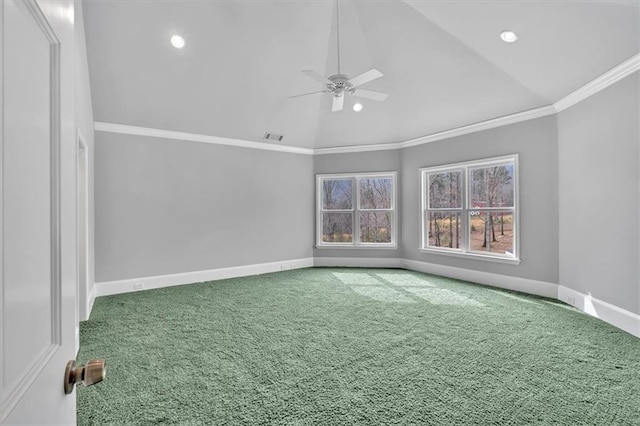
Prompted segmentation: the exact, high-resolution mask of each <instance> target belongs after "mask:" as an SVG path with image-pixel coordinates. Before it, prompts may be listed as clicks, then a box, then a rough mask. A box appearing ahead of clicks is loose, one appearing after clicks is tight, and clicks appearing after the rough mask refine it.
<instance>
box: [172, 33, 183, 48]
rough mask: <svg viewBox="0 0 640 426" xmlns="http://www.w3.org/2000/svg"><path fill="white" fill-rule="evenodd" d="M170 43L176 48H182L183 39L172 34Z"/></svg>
mask: <svg viewBox="0 0 640 426" xmlns="http://www.w3.org/2000/svg"><path fill="white" fill-rule="evenodd" d="M171 44H172V45H173V47H175V48H176V49H182V48H183V47H184V39H183V38H182V37H180V36H179V35H177V34H176V35H173V36H171Z"/></svg>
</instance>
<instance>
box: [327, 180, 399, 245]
mask: <svg viewBox="0 0 640 426" xmlns="http://www.w3.org/2000/svg"><path fill="white" fill-rule="evenodd" d="M396 177H397V173H396V172H382V173H352V174H340V175H317V188H316V191H317V203H318V206H319V208H318V209H317V210H318V217H317V224H316V227H317V237H316V245H317V247H360V248H366V247H381V248H385V247H386V248H393V247H396V246H397V237H396V232H397V231H396V228H397V226H396V212H395V210H396ZM369 178H390V179H391V198H390V200H389V204H390V207H389V208H376V209H374V208H366V209H365V208H361V207H360V206H361V188H360V181H361V180H362V179H369ZM349 179H350V180H351V182H352V187H351V188H352V189H351V197H352V199H351V205H352V208H351V209H327V208H325V207H324V203H323V183H324V182H325V181H327V180H349ZM341 212H342V213H352V224H353V225H352V241H351V242H325V241H323V239H322V236H323V217H324V214H325V213H341ZM377 212H388V213H390V216H391V218H390V227H391V241H390V242H363V241H361V235H360V232H361V228H360V225H361V223H360V222H361V221H360V213H377Z"/></svg>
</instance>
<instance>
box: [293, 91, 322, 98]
mask: <svg viewBox="0 0 640 426" xmlns="http://www.w3.org/2000/svg"><path fill="white" fill-rule="evenodd" d="M318 93H327V92H326V91H324V90H318V91H317V92H310V93H303V94H302V95H294V96H289V99H293V98H299V97H300V96H308V95H316V94H318Z"/></svg>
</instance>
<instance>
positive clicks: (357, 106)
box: [353, 102, 364, 112]
mask: <svg viewBox="0 0 640 426" xmlns="http://www.w3.org/2000/svg"><path fill="white" fill-rule="evenodd" d="M362 108H364V107H363V106H362V104H361V103H360V102H356V103H355V104H353V110H354V111H355V112H360V111H362Z"/></svg>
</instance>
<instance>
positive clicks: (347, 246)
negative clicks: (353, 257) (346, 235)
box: [315, 244, 398, 250]
mask: <svg viewBox="0 0 640 426" xmlns="http://www.w3.org/2000/svg"><path fill="white" fill-rule="evenodd" d="M315 248H317V249H322V250H324V249H347V250H359V249H365V250H368V249H377V250H380V249H386V250H397V249H398V245H397V244H384V245H383V244H360V245H357V246H356V245H353V244H344V245H338V244H336V245H328V244H323V245H316V246H315Z"/></svg>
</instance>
